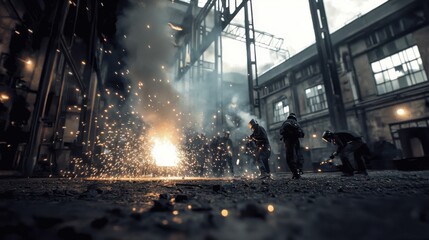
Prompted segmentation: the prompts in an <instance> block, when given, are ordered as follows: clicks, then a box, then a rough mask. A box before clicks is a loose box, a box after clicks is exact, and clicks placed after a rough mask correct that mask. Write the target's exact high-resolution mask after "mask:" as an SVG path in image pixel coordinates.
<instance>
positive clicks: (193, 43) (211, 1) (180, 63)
mask: <svg viewBox="0 0 429 240" xmlns="http://www.w3.org/2000/svg"><path fill="white" fill-rule="evenodd" d="M242 9H244V11H245V20H244V29H245V42H246V51H247V72H248V74H247V76H248V85H249V102H250V107H251V109H250V111H251V112H252V113H255V112H256V111H257V113H258V115H260V111H259V100H258V99H259V96H258V91H257V87H258V72H257V62H256V46H255V43H256V40H255V29H254V24H253V10H252V1H251V0H208V1H207V2H206V4H205V5H204V7H203V8H202V9H200V10H199V9H198V1H197V0H191V2H190V5H189V7H188V10H187V12H186V15H185V20H184V22H183V24H182V26H184V31H185V34H184V35H183V44H181V46H180V49H179V51H178V54H177V56H176V61H177V62H176V63H177V68H176V80H177V81H179V80H182V79H183V78H184V76H185V74H188V72H189V71H190V70H191V69H192V70H191V71H190V73H189V76H190V82H193V81H201V77H202V69H203V68H204V67H206V66H207V65H210V64H206V61H205V60H204V53H205V51H206V50H207V49H208V48H209V47H210V46H211V45H212V44H213V43H214V54H215V57H214V64H213V66H212V70H213V72H214V74H216V81H217V87H218V89H220V88H221V87H222V74H223V69H222V31H223V30H225V28H226V27H227V26H228V25H229V24H230V23H231V21H232V20H233V19H234V17H235V16H236V15H237V14H238V13H239V12H240V11H241V10H242ZM210 21H211V22H210ZM210 24H212V26H210ZM217 92H218V96H217V99H216V104H217V107H218V109H222V101H221V99H222V96H221V94H222V93H221V91H217ZM255 96H256V97H255ZM218 113H219V111H218ZM220 114H221V113H220ZM222 121H223V120H222V117H221V116H219V117H218V118H217V123H216V124H217V125H218V126H221V125H222V123H223V122H222Z"/></svg>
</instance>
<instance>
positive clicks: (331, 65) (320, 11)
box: [309, 0, 347, 130]
mask: <svg viewBox="0 0 429 240" xmlns="http://www.w3.org/2000/svg"><path fill="white" fill-rule="evenodd" d="M309 3H310V11H311V18H312V20H313V28H314V34H315V35H316V46H317V52H318V53H319V59H320V63H321V71H322V76H323V82H324V85H325V92H326V99H327V102H328V108H329V115H330V118H331V124H332V126H333V127H334V129H335V130H339V129H347V118H346V113H345V109H344V104H343V97H342V94H341V86H340V81H339V78H338V72H337V64H336V62H335V55H334V51H333V49H332V43H331V36H330V34H329V28H328V22H327V20H326V13H325V7H324V5H323V0H309Z"/></svg>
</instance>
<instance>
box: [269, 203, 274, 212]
mask: <svg viewBox="0 0 429 240" xmlns="http://www.w3.org/2000/svg"><path fill="white" fill-rule="evenodd" d="M267 210H268V212H270V213H272V212H274V206H273V205H271V204H270V205H268V207H267Z"/></svg>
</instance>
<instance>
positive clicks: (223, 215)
mask: <svg viewBox="0 0 429 240" xmlns="http://www.w3.org/2000/svg"><path fill="white" fill-rule="evenodd" d="M220 214H221V215H222V217H228V214H229V213H228V210H226V209H222V211H221V212H220Z"/></svg>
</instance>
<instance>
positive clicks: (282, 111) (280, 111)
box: [274, 98, 289, 122]
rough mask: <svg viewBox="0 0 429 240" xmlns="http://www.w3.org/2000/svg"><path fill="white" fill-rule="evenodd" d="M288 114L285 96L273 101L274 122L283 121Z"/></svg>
mask: <svg viewBox="0 0 429 240" xmlns="http://www.w3.org/2000/svg"><path fill="white" fill-rule="evenodd" d="M288 115H289V104H288V101H287V99H286V98H285V99H283V100H281V101H279V102H276V103H274V122H280V121H284V120H286V117H287V116H288Z"/></svg>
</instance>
